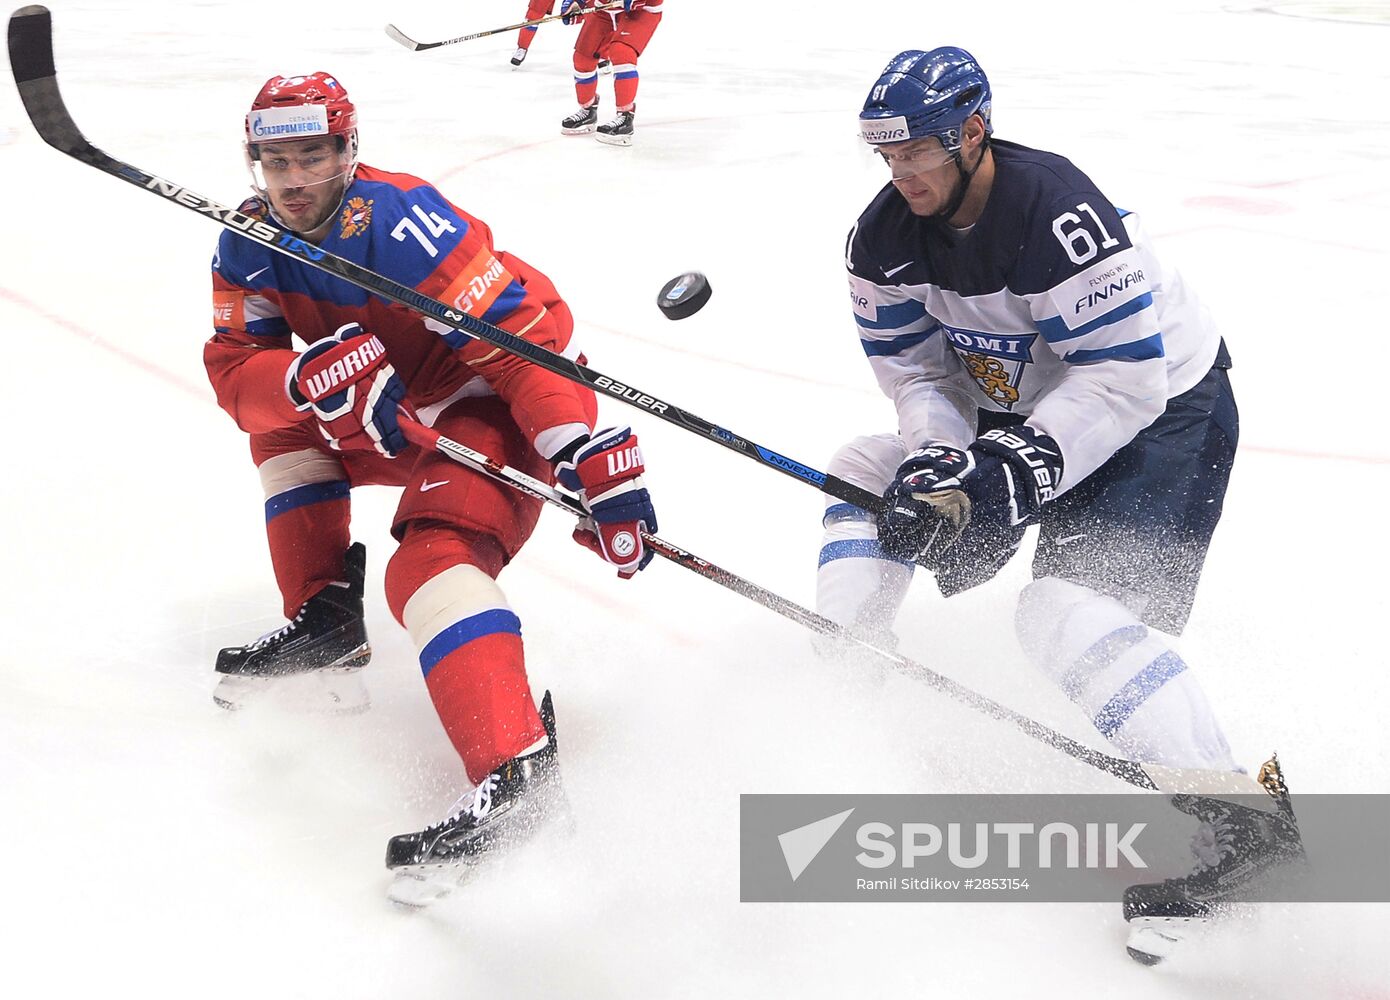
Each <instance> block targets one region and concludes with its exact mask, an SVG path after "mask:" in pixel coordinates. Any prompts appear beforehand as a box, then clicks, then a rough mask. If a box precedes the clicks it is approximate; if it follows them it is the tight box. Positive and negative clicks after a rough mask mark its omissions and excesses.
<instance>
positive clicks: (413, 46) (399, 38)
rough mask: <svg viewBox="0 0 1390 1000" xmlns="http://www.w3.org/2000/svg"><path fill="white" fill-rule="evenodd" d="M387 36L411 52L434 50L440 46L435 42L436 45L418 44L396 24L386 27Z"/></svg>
mask: <svg viewBox="0 0 1390 1000" xmlns="http://www.w3.org/2000/svg"><path fill="white" fill-rule="evenodd" d="M386 34H387V35H389V36H390V38H391V40H392V41H393V42H400V43H401V44H402V45H404V46H405V47H406V48H408V49H409V50H410V51H411V52H419V51H420V50H421V49H432V48H434V45H438V44H439V43H438V42H435V43H434V45H430V44H422V43H421V42H417V41H416V40H415V39H413V38H411V37H410V36H409V35H407V34H406V33H405V32H404V31H402V30H401V29H400V28H398V27H396V26H395V25H394V24H388V25H387V26H386Z"/></svg>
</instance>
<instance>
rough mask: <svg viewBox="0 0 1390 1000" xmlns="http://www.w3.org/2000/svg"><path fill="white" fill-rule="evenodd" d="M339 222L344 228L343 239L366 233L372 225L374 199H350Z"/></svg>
mask: <svg viewBox="0 0 1390 1000" xmlns="http://www.w3.org/2000/svg"><path fill="white" fill-rule="evenodd" d="M338 221H339V223H340V224H341V225H342V227H343V233H342V238H343V239H347V238H348V237H349V236H359V235H361V234H362V233H365V232H366V231H367V227H368V226H370V225H371V224H372V199H371V198H349V199H348V203H347V204H346V205H344V206H343V214H342V216H341V217H340V218H339V220H338Z"/></svg>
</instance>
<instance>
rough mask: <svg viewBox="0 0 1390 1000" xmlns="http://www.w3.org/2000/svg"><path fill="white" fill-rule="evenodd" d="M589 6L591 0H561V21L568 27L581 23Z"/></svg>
mask: <svg viewBox="0 0 1390 1000" xmlns="http://www.w3.org/2000/svg"><path fill="white" fill-rule="evenodd" d="M588 8H589V0H560V23H561V24H563V25H565V26H567V27H568V26H569V25H571V24H577V23H579V19H580V18H581V17H583V16H584V11H586V10H588Z"/></svg>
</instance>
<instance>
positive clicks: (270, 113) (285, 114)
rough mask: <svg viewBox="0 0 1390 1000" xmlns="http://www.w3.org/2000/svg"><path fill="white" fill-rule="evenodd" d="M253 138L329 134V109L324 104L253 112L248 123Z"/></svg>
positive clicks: (289, 137)
mask: <svg viewBox="0 0 1390 1000" xmlns="http://www.w3.org/2000/svg"><path fill="white" fill-rule="evenodd" d="M248 128H249V129H250V132H251V138H252V139H293V138H297V137H299V136H308V135H327V134H328V109H327V108H325V107H324V106H323V105H322V104H310V105H308V106H304V107H297V108H266V109H265V110H264V111H255V112H252V114H251V120H250V122H249V123H248Z"/></svg>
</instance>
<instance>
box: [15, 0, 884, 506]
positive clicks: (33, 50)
mask: <svg viewBox="0 0 1390 1000" xmlns="http://www.w3.org/2000/svg"><path fill="white" fill-rule="evenodd" d="M52 28H53V24H52V17H51V15H50V14H49V11H48V8H47V7H43V6H40V5H38V4H34V5H32V6H29V7H21V8H20V9H19V10H17V11H15V12H14V13H13V14H11V15H10V28H9V48H10V67H11V68H12V69H13V71H14V78H15V83H16V84H18V86H19V95H20V98H21V99H22V100H23V102H24V109H25V111H27V112H28V114H29V120H30V121H32V122H33V123H34V128H36V129H37V130H38V133H39V135H40V136H41V137H42V138H43V140H44V141H45V142H46V143H48V144H49V145H50V146H52V147H54V148H55V149H58V150H60V151H61V152H64V153H66V154H67V155H68V156H71V157H73V158H74V159H76V160H80V161H81V162H83V163H86V164H87V165H89V166H93V167H96V168H97V169H98V170H101V171H103V172H105V173H108V174H111V175H112V176H113V177H119V178H120V179H121V180H123V181H126V182H127V183H129V184H133V185H135V186H136V187H138V188H142V189H143V190H146V191H149V192H150V193H152V194H157V195H159V196H160V197H161V198H164V199H165V200H166V201H170V202H173V203H174V204H176V205H181V206H182V207H184V208H187V209H189V210H191V211H194V212H198V213H200V214H202V215H206V216H208V217H210V218H212V219H215V220H216V221H217V222H219V223H221V224H222V225H223V226H225V227H226V228H228V229H230V230H232V231H233V232H237V233H240V234H241V235H243V236H245V237H246V238H247V239H252V240H255V241H256V242H258V243H263V244H264V245H265V246H267V247H269V248H270V249H272V250H275V251H277V252H279V253H282V254H285V255H286V256H288V257H293V258H294V259H295V260H297V261H299V262H300V263H302V264H304V265H305V266H307V267H312V268H315V269H316V270H319V271H324V272H326V273H328V274H332V275H334V276H336V277H339V278H342V279H343V280H344V281H348V282H351V283H352V284H354V285H356V286H357V287H359V288H363V289H365V290H367V291H368V292H371V293H372V294H373V295H376V296H378V297H380V298H383V299H386V300H388V301H390V302H395V303H397V304H399V305H403V306H406V307H407V308H410V309H414V310H415V311H416V312H419V313H422V314H424V315H425V316H427V317H429V318H430V319H431V320H434V321H435V322H436V323H438V324H442V325H443V326H446V327H448V328H449V329H452V330H459V331H462V332H463V333H466V334H469V335H470V336H473V337H477V338H478V339H479V340H484V341H486V342H487V343H489V344H492V345H493V346H494V347H498V348H501V349H502V350H504V351H506V352H508V353H509V354H515V355H517V356H518V357H522V358H525V359H526V360H527V361H530V362H531V363H532V364H535V365H538V366H540V367H541V368H545V369H547V370H548V371H552V372H554V373H555V374H557V375H560V376H562V377H564V378H567V379H569V380H571V381H573V382H578V383H579V384H580V385H586V386H588V387H589V388H591V389H595V390H597V391H599V393H600V394H605V393H606V394H607V395H609V396H613V397H616V398H618V399H621V400H622V401H623V402H625V403H628V404H630V405H632V406H635V407H637V408H638V409H641V410H646V411H647V412H648V413H651V414H654V415H655V416H658V417H660V418H661V419H662V420H665V421H667V422H668V423H672V424H675V425H676V426H677V427H682V428H684V429H685V430H687V431H690V432H692V433H694V434H698V435H700V436H701V437H705V438H709V439H710V440H712V441H715V442H717V443H718V444H722V445H723V446H724V447H726V448H729V449H731V450H733V451H736V452H738V453H739V454H740V455H743V456H744V457H745V458H751V459H752V460H753V461H755V462H758V463H759V464H761V465H765V466H767V467H768V468H771V469H776V470H777V471H778V472H781V473H783V474H785V475H788V476H791V477H792V478H793V479H796V480H798V481H799V482H803V483H809V484H810V485H812V486H815V487H816V488H817V489H819V490H821V491H822V492H823V493H826V494H828V495H829V496H832V497H835V498H836V499H838V500H843V501H844V502H845V503H850V504H854V505H855V506H856V507H859V508H860V509H862V510H866V511H869V512H870V513H873V514H881V513H883V512H884V510H885V507H886V505H885V503H884V501H883V498H882V497H880V496H879V495H878V494H876V493H871V492H870V491H868V490H866V489H864V488H863V487H861V486H856V485H855V484H854V483H851V482H847V481H846V480H844V479H841V478H839V477H838V476H830V475H826V474H825V473H824V472H818V471H816V470H815V469H813V468H811V467H810V466H808V465H803V464H802V463H800V462H798V461H795V460H794V459H791V458H788V457H786V456H785V455H781V454H778V453H777V452H775V451H773V450H772V449H770V448H764V447H763V446H762V445H760V444H758V443H756V442H754V441H750V440H748V439H746V438H742V437H740V436H738V435H737V434H734V433H733V432H732V431H727V430H725V429H724V428H723V427H720V426H718V425H716V424H712V423H710V422H709V421H708V420H705V419H703V418H702V417H698V416H696V415H695V414H693V413H691V412H689V411H688V410H683V409H681V408H680V407H679V406H676V405H674V404H673V403H667V402H666V401H664V400H661V399H658V398H657V397H655V396H652V395H650V394H648V393H645V392H643V391H642V390H640V389H637V388H634V387H633V386H630V385H627V384H625V383H623V382H619V381H617V380H616V379H612V378H609V377H608V376H607V375H604V374H602V373H600V372H597V371H594V370H593V369H592V368H589V367H587V366H586V365H581V364H578V363H577V362H574V361H571V360H570V359H568V358H565V357H561V356H560V355H559V354H556V353H555V352H554V351H549V350H546V349H545V348H544V347H541V346H540V345H539V344H533V343H531V342H530V341H529V340H523V339H522V338H521V337H517V336H514V335H513V334H510V333H508V332H507V331H506V330H503V329H501V328H500V327H496V326H493V325H492V324H491V323H487V322H484V321H483V320H480V319H478V318H476V317H474V316H469V315H467V314H466V313H463V312H460V311H459V310H457V309H455V308H453V307H451V306H447V305H445V304H444V303H443V302H440V301H438V300H436V299H432V298H430V297H428V296H426V295H421V294H420V293H419V292H417V291H416V290H415V289H413V288H410V287H409V286H407V285H402V284H401V283H400V282H398V281H392V280H391V279H390V278H388V277H386V276H385V275H383V274H378V273H377V272H375V271H372V270H369V269H368V268H365V267H362V266H361V265H360V264H355V263H353V262H352V261H350V260H345V259H343V258H342V257H338V256H335V255H334V254H331V253H328V252H327V251H326V250H323V249H321V248H319V247H317V246H314V245H313V244H312V243H306V242H304V241H303V240H301V239H300V238H299V237H297V236H295V234H294V233H292V232H290V231H288V230H286V229H282V228H280V227H279V226H277V225H275V223H274V222H272V221H270V220H269V219H257V218H253V217H251V216H249V215H245V214H243V213H241V212H238V211H236V210H235V209H230V208H227V207H226V206H225V205H220V204H218V203H217V202H215V201H212V200H211V199H209V198H207V197H205V196H203V195H201V194H198V193H197V192H195V191H190V190H188V189H187V188H185V187H182V186H180V185H178V184H175V183H174V182H173V181H167V180H165V179H164V178H162V177H156V176H155V175H153V174H149V173H146V172H145V171H143V170H141V169H140V168H139V167H136V166H133V165H131V164H129V163H125V162H123V161H121V160H117V159H116V158H115V157H113V156H111V155H109V154H108V153H105V152H103V151H102V150H100V149H98V148H97V147H95V146H93V145H92V144H91V142H90V141H89V140H88V139H87V137H86V136H84V135H83V134H82V132H81V130H80V129H78V127H77V124H76V123H75V122H74V121H73V120H72V115H71V114H69V112H68V109H67V107H66V106H65V105H64V104H63V96H62V94H61V93H60V92H59V90H58V78H57V71H56V70H55V69H54V66H53V34H52Z"/></svg>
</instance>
